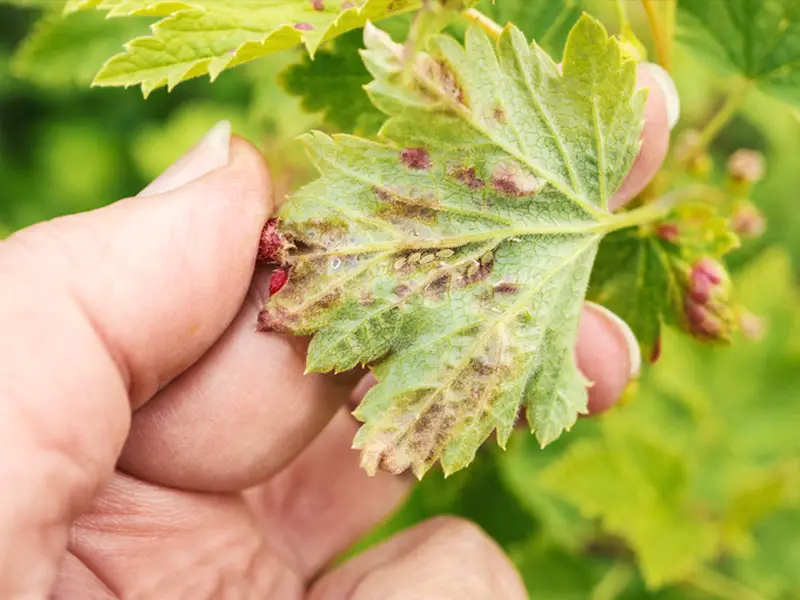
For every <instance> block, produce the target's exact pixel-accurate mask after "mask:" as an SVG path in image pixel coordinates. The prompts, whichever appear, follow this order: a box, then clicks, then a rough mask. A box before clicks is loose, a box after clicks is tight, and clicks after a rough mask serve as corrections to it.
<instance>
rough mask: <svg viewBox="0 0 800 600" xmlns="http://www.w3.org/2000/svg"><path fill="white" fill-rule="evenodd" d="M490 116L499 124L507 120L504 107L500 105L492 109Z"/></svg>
mask: <svg viewBox="0 0 800 600" xmlns="http://www.w3.org/2000/svg"><path fill="white" fill-rule="evenodd" d="M492 118H493V119H494V120H495V121H497V122H498V123H499V124H500V125H504V124H505V123H506V121H507V118H506V111H505V109H504V108H503V107H502V106H495V107H494V110H492Z"/></svg>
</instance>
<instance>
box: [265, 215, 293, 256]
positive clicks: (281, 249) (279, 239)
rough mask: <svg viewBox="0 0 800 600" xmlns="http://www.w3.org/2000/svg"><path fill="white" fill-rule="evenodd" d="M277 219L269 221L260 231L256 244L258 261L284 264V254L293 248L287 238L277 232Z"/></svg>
mask: <svg viewBox="0 0 800 600" xmlns="http://www.w3.org/2000/svg"><path fill="white" fill-rule="evenodd" d="M278 225H279V221H278V219H274V218H273V219H270V220H269V221H267V223H266V225H264V229H263V230H262V231H261V239H260V240H259V244H258V260H260V261H264V262H273V263H279V264H284V263H285V261H286V253H287V252H288V251H289V250H290V249H291V248H293V247H294V244H292V243H291V241H290V240H289V239H287V237H286V236H285V235H284V234H283V233H281V232H280V231H279V228H278Z"/></svg>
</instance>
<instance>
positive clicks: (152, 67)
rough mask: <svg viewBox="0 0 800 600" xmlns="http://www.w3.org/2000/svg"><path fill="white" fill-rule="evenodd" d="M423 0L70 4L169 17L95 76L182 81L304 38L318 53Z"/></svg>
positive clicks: (115, 13) (149, 86)
mask: <svg viewBox="0 0 800 600" xmlns="http://www.w3.org/2000/svg"><path fill="white" fill-rule="evenodd" d="M419 5H420V0H352V1H347V0H70V2H68V4H67V7H66V9H65V10H66V11H67V12H72V11H77V10H85V9H91V8H96V9H100V10H107V11H108V16H109V17H124V16H130V15H147V16H154V17H164V18H163V19H161V20H160V21H158V22H157V23H156V24H155V25H153V27H152V31H153V35H152V36H148V37H141V38H137V39H135V40H133V41H131V42H129V43H128V44H127V45H126V47H125V48H126V49H125V52H123V53H121V54H118V55H116V56H114V57H112V58H111V59H110V60H109V61H108V62H107V63H106V65H105V66H104V67H103V69H102V70H101V71H100V73H99V74H98V75H97V78H96V79H95V82H94V84H95V85H98V86H125V87H128V86H131V85H141V87H142V91H143V92H144V94H145V96H147V95H148V94H149V93H150V92H152V91H153V90H155V89H157V88H160V87H163V86H167V87H168V88H169V89H172V88H174V87H175V86H176V85H178V84H179V83H180V82H181V81H185V80H187V79H191V78H193V77H199V76H201V75H209V76H210V77H211V79H212V80H213V79H215V78H216V77H217V76H219V74H220V73H221V72H222V71H224V70H225V69H228V68H231V67H235V66H237V65H240V64H242V63H245V62H248V61H251V60H253V59H256V58H261V57H263V56H266V55H268V54H271V53H274V52H278V51H280V50H285V49H287V48H292V47H294V46H297V45H298V44H303V45H304V46H305V47H306V48H307V50H308V52H309V53H310V54H311V55H312V56H313V55H314V53H315V52H316V50H317V48H318V47H319V45H320V44H322V43H323V42H325V41H327V40H330V39H333V38H335V37H337V36H339V35H341V34H343V33H346V32H348V31H350V30H352V29H357V28H359V27H362V26H363V25H364V24H365V23H366V22H367V21H377V20H380V19H383V18H386V17H389V16H392V15H395V14H400V13H403V12H407V11H410V10H414V9H416V8H419Z"/></svg>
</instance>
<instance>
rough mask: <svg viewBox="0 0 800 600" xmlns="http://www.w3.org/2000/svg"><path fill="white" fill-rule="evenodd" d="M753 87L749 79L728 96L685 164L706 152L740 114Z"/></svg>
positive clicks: (685, 159) (704, 130) (701, 134)
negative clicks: (726, 126) (737, 114)
mask: <svg viewBox="0 0 800 600" xmlns="http://www.w3.org/2000/svg"><path fill="white" fill-rule="evenodd" d="M753 85H754V83H753V81H751V80H749V79H748V80H746V81H745V83H744V85H742V86H739V87H737V88H736V89H735V90H733V91H732V92H731V93H730V94H729V95H728V97H727V99H726V100H725V103H724V104H723V105H722V108H720V109H719V112H717V114H716V115H714V118H713V119H711V120H710V121H709V122H708V124H707V125H706V126H705V127H704V128H703V130H702V131H701V132H700V136H699V137H698V138H697V142H696V144H695V146H694V148H692V150H691V151H690V152H689V153H688V154H687V156H686V157H685V158H684V161H683V162H685V163H687V164H688V163H690V162H691V161H692V160H694V159H695V158H697V156H698V155H700V154H701V153H702V152H705V151H706V149H707V148H708V146H709V144H711V142H713V141H714V140H715V139H716V137H717V136H718V135H719V134H720V132H721V131H722V130H723V128H724V127H725V125H727V124H728V123H729V122H730V120H731V119H732V118H733V117H734V116H735V115H736V113H737V112H739V109H740V108H742V105H743V104H744V102H745V100H746V99H747V95H748V92H749V91H750V89H751V88H752V87H753Z"/></svg>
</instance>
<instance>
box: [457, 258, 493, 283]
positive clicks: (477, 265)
mask: <svg viewBox="0 0 800 600" xmlns="http://www.w3.org/2000/svg"><path fill="white" fill-rule="evenodd" d="M492 269H494V258H487V259H486V260H484V259H482V260H481V261H480V262H478V261H475V262H473V263H470V265H469V266H468V267H467V270H466V271H465V272H464V279H463V283H464V285H472V284H473V283H477V282H479V281H484V280H485V279H486V278H487V277H489V275H491V274H492Z"/></svg>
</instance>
